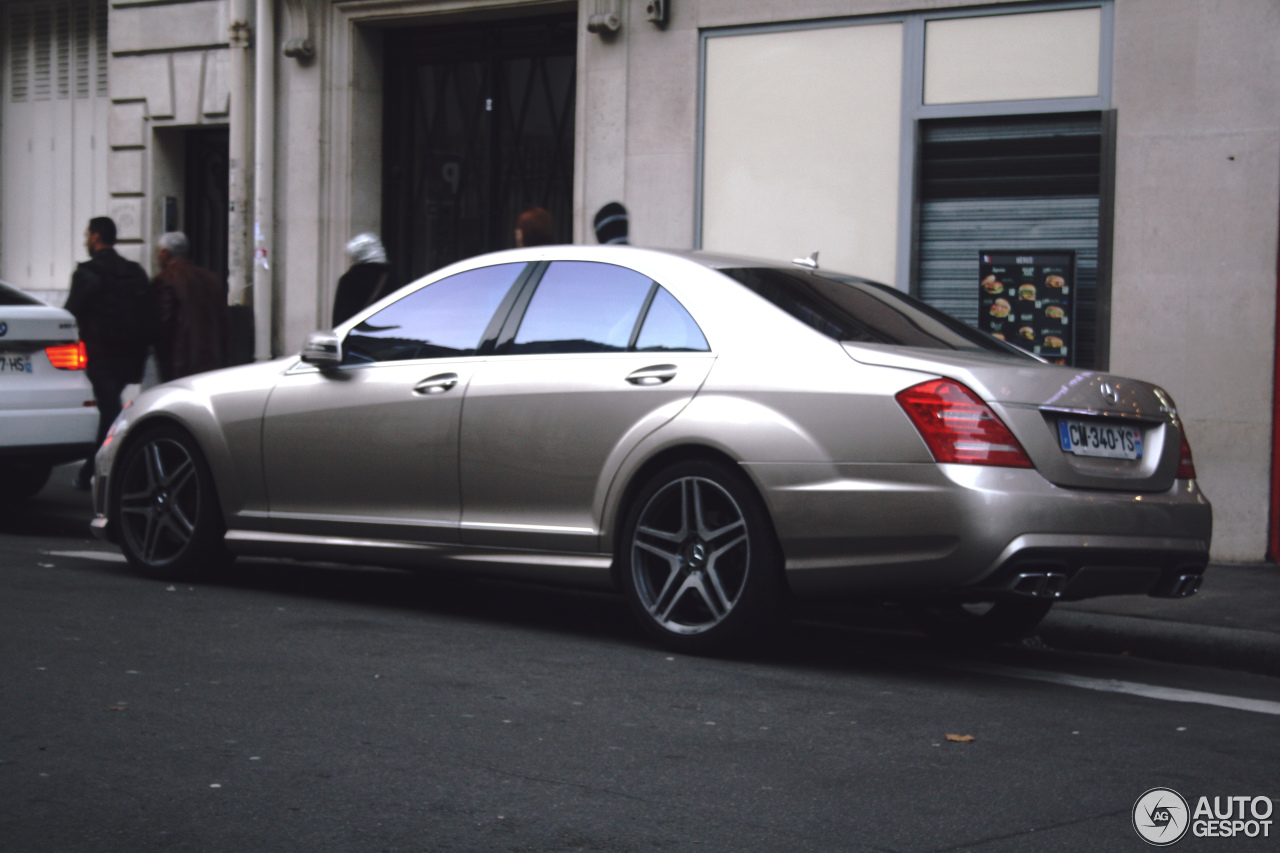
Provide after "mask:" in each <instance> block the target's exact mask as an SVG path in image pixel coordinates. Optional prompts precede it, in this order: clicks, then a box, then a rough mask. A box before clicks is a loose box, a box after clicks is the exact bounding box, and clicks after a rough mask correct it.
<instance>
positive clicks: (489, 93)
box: [382, 15, 577, 283]
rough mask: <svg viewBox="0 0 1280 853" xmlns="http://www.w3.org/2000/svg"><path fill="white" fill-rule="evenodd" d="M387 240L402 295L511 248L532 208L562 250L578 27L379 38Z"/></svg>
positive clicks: (545, 20)
mask: <svg viewBox="0 0 1280 853" xmlns="http://www.w3.org/2000/svg"><path fill="white" fill-rule="evenodd" d="M385 47H386V54H385V55H386V57H387V65H386V93H385V101H384V107H385V112H384V114H385V116H386V118H385V128H384V131H385V133H384V137H383V138H384V140H385V151H384V158H383V168H384V186H383V217H382V221H383V235H382V236H383V240H384V242H385V243H386V245H387V252H388V255H389V260H390V261H391V263H392V265H393V267H394V268H395V274H396V281H397V282H398V283H404V282H407V281H411V280H412V279H414V278H417V277H418V276H421V275H423V274H425V273H428V272H430V271H432V270H435V269H438V268H440V267H442V266H445V265H446V264H449V263H452V262H454V261H456V260H459V259H461V258H467V257H470V256H472V255H477V254H480V253H482V252H490V251H495V250H497V249H506V248H510V247H511V246H513V245H514V237H513V231H514V229H515V220H516V217H517V216H518V215H519V214H520V212H521V211H522V210H524V209H526V208H528V207H531V206H534V205H538V206H541V207H545V208H547V209H548V210H549V211H551V213H552V215H553V216H554V217H555V220H556V229H557V232H558V237H559V239H561V240H563V241H564V242H566V243H567V242H569V241H570V239H571V235H572V222H571V221H570V220H571V216H572V212H573V195H572V192H573V138H574V133H573V118H574V87H575V83H576V80H575V74H576V55H577V54H576V52H577V17H576V16H575V15H556V16H549V17H536V18H522V19H518V20H513V21H504V22H499V23H490V24H485V25H477V24H470V25H464V26H448V27H422V28H417V29H407V30H398V31H391V32H388V33H387V35H386V42H385Z"/></svg>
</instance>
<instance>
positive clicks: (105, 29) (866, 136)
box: [0, 0, 1280, 561]
mask: <svg viewBox="0 0 1280 853" xmlns="http://www.w3.org/2000/svg"><path fill="white" fill-rule="evenodd" d="M0 9H3V12H4V14H3V18H2V20H3V24H4V27H5V33H4V40H3V45H4V51H5V55H4V60H3V63H0V69H3V74H4V98H3V106H2V109H0V121H2V122H3V136H2V137H0V139H2V143H0V195H2V199H3V201H2V204H3V207H2V215H3V219H0V278H4V279H5V280H7V281H10V282H12V283H14V284H17V285H19V286H20V287H24V288H27V289H29V290H32V291H34V292H37V293H41V294H43V295H45V296H46V298H49V299H51V301H54V302H55V303H58V302H59V301H60V299H61V298H62V296H61V293H60V292H61V291H65V289H66V288H67V286H68V282H69V278H70V271H71V269H72V267H73V265H74V262H75V261H76V260H77V259H78V258H79V259H82V258H83V248H82V247H81V245H80V244H81V242H82V233H83V228H84V223H85V222H86V221H87V219H88V218H89V217H90V216H92V215H95V214H99V213H103V212H105V213H108V214H110V215H111V216H113V217H114V218H115V219H116V221H117V223H118V225H119V227H120V235H121V250H122V251H123V252H124V253H126V254H131V255H132V256H133V257H135V258H137V259H139V260H141V261H143V262H144V263H146V262H148V261H149V260H150V258H151V256H152V247H153V246H154V243H155V240H156V238H157V237H158V236H159V235H160V234H161V233H162V232H163V231H165V230H168V229H170V228H181V229H182V230H184V231H187V232H188V234H189V235H190V236H191V238H192V242H193V246H194V249H195V253H196V256H197V259H198V260H200V261H201V262H202V263H204V264H205V265H206V266H209V267H211V268H214V269H216V270H217V271H218V272H219V273H221V274H224V275H227V276H228V280H229V285H230V292H231V298H232V300H233V301H234V302H236V303H239V304H244V305H252V315H253V317H254V320H255V328H256V333H255V338H254V339H255V350H256V354H257V356H258V357H259V358H262V357H266V356H268V355H270V354H281V353H286V352H290V351H294V350H297V349H298V348H299V347H300V346H301V343H302V341H303V339H304V338H305V336H306V334H307V333H308V332H310V331H312V330H314V329H316V328H320V327H324V326H326V325H327V320H328V317H329V311H330V308H331V305H332V297H333V291H334V287H335V284H336V281H337V279H338V277H339V275H341V273H342V272H343V270H344V269H345V266H346V264H345V258H344V256H343V245H344V244H345V242H346V241H347V240H348V239H349V238H350V237H351V236H352V235H354V234H356V233H359V232H362V231H374V232H377V233H379V234H381V235H382V236H383V238H384V240H385V242H386V244H387V247H388V250H389V253H390V255H391V261H392V263H393V265H394V266H395V269H396V276H397V277H398V279H399V280H400V281H402V282H404V281H409V280H411V279H412V278H414V277H416V276H418V275H421V274H424V273H426V272H429V271H430V270H432V269H436V268H438V267H440V266H442V265H444V264H447V263H449V262H451V261H452V260H456V259H458V258H461V257H466V256H469V255H471V254H475V253H477V252H482V251H489V250H493V249H500V248H506V247H509V246H510V245H512V228H513V225H514V219H515V215H516V214H517V213H518V212H519V211H520V210H521V209H523V208H524V207H526V206H529V205H532V204H539V205H542V206H545V207H547V208H548V209H550V210H551V211H552V212H553V214H554V215H555V216H556V217H557V220H558V228H559V230H560V236H561V238H562V239H564V240H566V241H567V240H573V241H580V242H582V241H590V240H593V239H594V238H593V236H592V217H593V215H594V213H595V212H596V211H597V210H599V209H600V208H601V207H602V206H603V205H604V204H606V203H608V202H613V201H618V202H622V203H624V204H625V205H626V207H627V208H628V210H629V211H630V228H631V241H632V242H633V243H635V244H638V245H647V246H660V247H673V248H706V249H711V250H723V251H732V252H739V253H747V254H752V255H760V256H765V257H771V258H776V259H782V260H789V259H791V258H794V257H799V256H805V255H808V254H810V253H811V252H813V251H819V252H820V258H821V262H822V264H823V266H824V267H829V268H834V269H841V270H846V271H849V272H854V273H858V274H861V275H865V276H867V277H869V278H873V279H878V280H881V281H885V282H887V283H892V284H894V285H896V286H898V287H900V288H903V289H905V290H909V291H911V292H912V293H914V294H916V295H917V296H919V297H920V298H922V299H925V300H926V301H928V302H930V303H932V304H934V305H936V306H938V307H940V308H942V309H943V310H945V311H948V312H949V313H951V314H953V315H954V316H956V317H959V318H960V319H963V320H965V321H967V322H971V323H976V324H978V325H979V326H981V327H983V328H987V329H989V330H991V331H996V332H998V333H1000V334H1006V335H1008V336H1009V337H1010V338H1011V339H1013V340H1017V341H1020V342H1021V343H1023V344H1025V345H1026V346H1028V347H1029V348H1039V351H1040V353H1041V354H1042V355H1044V356H1046V357H1049V358H1053V359H1055V360H1060V361H1063V362H1064V363H1068V364H1071V365H1074V366H1076V367H1078V368H1080V369H1084V370H1110V371H1114V372H1116V373H1121V374H1128V375H1133V376H1137V377H1141V378H1144V379H1149V380H1152V381H1154V382H1157V383H1159V384H1160V385H1162V386H1164V387H1165V388H1166V389H1167V390H1169V391H1170V393H1171V394H1172V395H1173V396H1174V398H1175V399H1176V401H1177V403H1178V407H1179V410H1180V412H1181V414H1182V416H1183V418H1184V419H1185V421H1186V423H1187V431H1188V434H1189V436H1190V439H1191V443H1192V447H1193V448H1194V452H1195V457H1196V465H1197V470H1198V472H1199V476H1200V480H1201V483H1202V485H1203V487H1204V489H1205V491H1206V492H1207V493H1208V495H1209V497H1210V498H1211V500H1213V502H1214V507H1215V510H1216V512H1215V535H1214V557H1215V558H1216V559H1219V560H1239V561H1251V560H1261V559H1263V558H1264V556H1266V555H1268V554H1270V556H1271V557H1272V558H1274V556H1275V547H1274V543H1273V538H1274V537H1275V536H1276V530H1277V524H1276V512H1277V506H1280V500H1278V496H1277V491H1278V490H1280V481H1278V479H1277V474H1276V471H1277V470H1280V469H1277V468H1276V467H1275V461H1276V458H1277V453H1276V417H1275V412H1276V405H1275V404H1276V391H1275V387H1276V386H1275V382H1276V330H1277V302H1276V297H1277V243H1278V238H1280V5H1277V4H1276V3H1274V2H1272V0H1235V2H1232V3H1229V4H1224V3H1220V2H1213V0H1063V2H990V1H989V0H988V1H987V2H982V3H977V2H966V0H786V2H779V0H665V2H663V0H649V1H648V2H645V0H339V2H330V0H187V2H167V0H125V2H107V0H3V2H2V3H0ZM999 263H1007V264H1010V265H1013V266H1014V267H1017V268H1018V269H1019V270H1022V269H1025V270H1026V271H1027V276H1028V277H1030V276H1031V270H1033V269H1034V270H1036V273H1035V274H1036V275H1037V276H1039V279H1038V280H1037V283H1038V286H1040V287H1042V288H1043V287H1045V286H1046V284H1045V282H1049V281H1050V280H1051V279H1052V280H1053V281H1052V284H1051V285H1049V286H1053V287H1056V288H1057V290H1054V291H1053V292H1052V293H1048V292H1042V293H1040V294H1039V297H1043V300H1042V301H1044V302H1045V304H1046V305H1053V306H1055V307H1054V308H1053V311H1048V310H1047V309H1043V310H1040V312H1039V313H1037V314H1036V315H1035V318H1034V319H1033V320H1028V321H1027V322H1026V324H1025V325H1024V324H1023V323H1022V321H1021V320H1020V319H1019V315H1018V311H1019V310H1021V308H1020V306H1019V305H1017V304H1015V305H1014V306H1013V307H1014V309H1015V310H1014V311H1013V316H1005V313H1007V312H1003V309H1001V308H999V307H997V306H996V305H995V304H994V303H995V302H996V301H997V300H996V299H993V298H991V295H990V294H986V298H985V301H984V292H983V290H982V287H981V286H980V282H981V281H982V278H983V277H984V275H985V274H986V273H988V272H989V271H990V270H991V269H993V266H992V265H993V264H997V265H998V264H999ZM1045 264H1050V265H1051V266H1052V269H1054V270H1060V271H1061V272H1062V273H1063V275H1058V274H1057V273H1054V275H1052V276H1047V277H1046V276H1044V275H1043V272H1044V270H1045V269H1048V268H1049V267H1046V266H1045ZM980 273H981V274H980ZM1015 303H1016V300H1015ZM1038 310H1039V309H1038ZM244 311H245V312H248V311H249V309H248V308H246V309H244ZM1002 312H1003V313H1002ZM1023 316H1027V317H1029V316H1031V315H1023ZM1046 323H1047V324H1048V325H1047V326H1046V325H1045V324H1046Z"/></svg>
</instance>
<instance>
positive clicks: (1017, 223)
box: [916, 113, 1102, 367]
mask: <svg viewBox="0 0 1280 853" xmlns="http://www.w3.org/2000/svg"><path fill="white" fill-rule="evenodd" d="M920 152H921V153H920V206H919V214H918V216H919V218H918V223H919V230H918V233H917V244H916V247H917V248H916V277H917V288H916V292H917V295H918V296H919V297H920V298H921V299H923V300H924V301H926V302H928V303H929V304H931V305H933V306H935V307H937V308H939V309H941V310H943V311H946V312H947V313H948V314H950V315H952V316H953V317H956V318H958V319H960V320H963V321H965V322H966V323H969V324H971V325H975V326H976V325H977V320H978V298H977V285H978V280H979V276H978V253H979V251H980V250H984V249H1025V250H1033V249H1040V250H1044V249H1072V250H1074V251H1075V252H1076V299H1077V302H1076V323H1077V328H1076V341H1075V354H1074V357H1073V358H1072V363H1073V364H1075V365H1077V366H1081V367H1093V366H1094V360H1095V352H1096V346H1095V343H1096V317H1097V285H1098V210H1099V208H1098V193H1099V186H1100V174H1101V162H1102V124H1101V116H1100V115H1099V114H1098V113H1080V114H1070V115H1044V116H1017V117H1000V118H977V119H972V118H969V119H945V120H938V121H931V122H924V123H922V126H921V144H920Z"/></svg>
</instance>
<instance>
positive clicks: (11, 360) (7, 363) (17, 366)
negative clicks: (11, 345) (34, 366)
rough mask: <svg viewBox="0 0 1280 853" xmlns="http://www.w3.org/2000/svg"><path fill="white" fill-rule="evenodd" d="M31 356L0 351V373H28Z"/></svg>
mask: <svg viewBox="0 0 1280 853" xmlns="http://www.w3.org/2000/svg"><path fill="white" fill-rule="evenodd" d="M30 372H31V356H30V355H28V354H25V353H24V354H22V355H18V354H16V353H8V352H0V373H30Z"/></svg>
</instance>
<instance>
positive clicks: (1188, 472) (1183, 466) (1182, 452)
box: [1174, 430, 1196, 480]
mask: <svg viewBox="0 0 1280 853" xmlns="http://www.w3.org/2000/svg"><path fill="white" fill-rule="evenodd" d="M1179 432H1181V433H1182V447H1181V448H1180V449H1179V450H1178V473H1177V474H1175V475H1174V476H1175V477H1177V478H1178V479H1179V480H1194V479H1195V478H1196V463H1195V461H1194V460H1193V459H1192V458H1191V445H1190V444H1188V443H1187V434H1186V432H1184V431H1182V430H1179Z"/></svg>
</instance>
